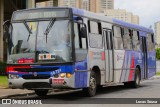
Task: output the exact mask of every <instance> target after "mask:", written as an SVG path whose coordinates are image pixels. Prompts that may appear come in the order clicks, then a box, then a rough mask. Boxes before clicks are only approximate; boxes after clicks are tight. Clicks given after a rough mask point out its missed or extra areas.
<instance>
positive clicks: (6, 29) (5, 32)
mask: <svg viewBox="0 0 160 107" xmlns="http://www.w3.org/2000/svg"><path fill="white" fill-rule="evenodd" d="M9 26H10V21H9V20H7V21H5V22H4V23H3V41H4V42H7V40H8V38H9Z"/></svg>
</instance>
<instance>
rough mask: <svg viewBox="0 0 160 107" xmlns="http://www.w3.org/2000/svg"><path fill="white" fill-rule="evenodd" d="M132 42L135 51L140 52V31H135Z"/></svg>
mask: <svg viewBox="0 0 160 107" xmlns="http://www.w3.org/2000/svg"><path fill="white" fill-rule="evenodd" d="M132 40H133V49H134V50H136V51H139V50H140V40H139V33H138V31H133V36H132Z"/></svg>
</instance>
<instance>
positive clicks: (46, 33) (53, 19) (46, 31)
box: [44, 18, 56, 43]
mask: <svg viewBox="0 0 160 107" xmlns="http://www.w3.org/2000/svg"><path fill="white" fill-rule="evenodd" d="M55 21H56V18H52V19H51V21H50V23H49V25H48V26H47V29H46V30H45V32H44V35H46V43H47V36H48V34H49V32H50V30H51V28H52V27H53V25H54V22H55Z"/></svg>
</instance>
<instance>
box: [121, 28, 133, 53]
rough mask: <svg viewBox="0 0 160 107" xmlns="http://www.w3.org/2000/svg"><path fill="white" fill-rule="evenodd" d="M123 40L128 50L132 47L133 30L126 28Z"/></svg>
mask: <svg viewBox="0 0 160 107" xmlns="http://www.w3.org/2000/svg"><path fill="white" fill-rule="evenodd" d="M123 42H124V49H126V50H131V49H132V31H131V30H130V29H127V28H124V33H123Z"/></svg>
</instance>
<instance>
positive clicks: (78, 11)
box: [72, 8, 153, 33]
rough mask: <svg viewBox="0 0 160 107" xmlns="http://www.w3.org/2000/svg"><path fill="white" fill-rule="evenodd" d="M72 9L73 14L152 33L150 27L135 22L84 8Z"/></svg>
mask: <svg viewBox="0 0 160 107" xmlns="http://www.w3.org/2000/svg"><path fill="white" fill-rule="evenodd" d="M72 10H73V14H76V15H82V16H85V17H90V18H94V19H97V20H102V21H106V22H109V23H113V24H117V25H120V26H125V27H129V28H132V29H138V30H141V31H144V32H148V33H153V30H152V29H149V28H146V27H143V26H140V25H137V24H132V23H128V22H125V21H122V20H118V19H115V18H111V17H108V16H104V15H99V14H96V13H93V12H89V11H86V10H82V9H77V8H72Z"/></svg>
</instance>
